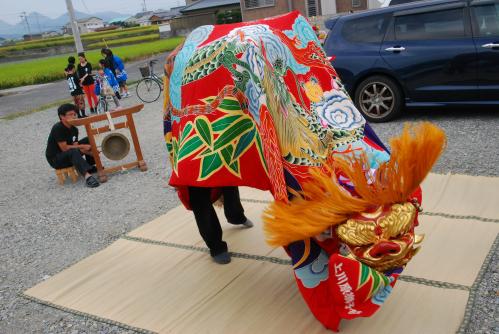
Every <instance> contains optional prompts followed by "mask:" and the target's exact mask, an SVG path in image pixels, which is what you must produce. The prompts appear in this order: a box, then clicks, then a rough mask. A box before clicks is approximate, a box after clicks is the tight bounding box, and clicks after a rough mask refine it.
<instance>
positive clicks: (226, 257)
mask: <svg viewBox="0 0 499 334" xmlns="http://www.w3.org/2000/svg"><path fill="white" fill-rule="evenodd" d="M212 258H213V261H215V262H216V263H218V264H227V263H230V254H229V252H223V253H220V254H218V255H215V256H212Z"/></svg>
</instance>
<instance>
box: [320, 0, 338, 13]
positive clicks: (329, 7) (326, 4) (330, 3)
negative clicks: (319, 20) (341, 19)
mask: <svg viewBox="0 0 499 334" xmlns="http://www.w3.org/2000/svg"><path fill="white" fill-rule="evenodd" d="M321 7H322V15H331V14H336V13H337V11H336V0H321Z"/></svg>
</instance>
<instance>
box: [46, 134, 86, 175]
mask: <svg viewBox="0 0 499 334" xmlns="http://www.w3.org/2000/svg"><path fill="white" fill-rule="evenodd" d="M78 143H80V144H87V145H88V144H89V141H88V138H87V137H85V138H82V139H81V140H79V141H78ZM49 164H50V166H52V168H55V169H61V168H67V167H71V166H74V167H75V168H76V170H77V171H78V173H80V174H81V175H83V176H84V175H85V173H87V172H88V171H89V170H90V169H91V168H92V165H95V160H94V157H93V156H91V155H86V154H85V159H83V156H82V153H81V152H80V150H79V149H77V148H71V149H69V150H67V151H64V152H60V153H57V155H56V157H55V159H53V160H52V161H49Z"/></svg>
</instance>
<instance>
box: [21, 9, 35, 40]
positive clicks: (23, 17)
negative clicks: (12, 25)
mask: <svg viewBox="0 0 499 334" xmlns="http://www.w3.org/2000/svg"><path fill="white" fill-rule="evenodd" d="M20 16H21V20H24V22H25V23H26V27H27V28H28V36H29V39H30V40H31V39H32V36H31V29H30V27H29V22H28V16H26V12H22V13H21V15H20Z"/></svg>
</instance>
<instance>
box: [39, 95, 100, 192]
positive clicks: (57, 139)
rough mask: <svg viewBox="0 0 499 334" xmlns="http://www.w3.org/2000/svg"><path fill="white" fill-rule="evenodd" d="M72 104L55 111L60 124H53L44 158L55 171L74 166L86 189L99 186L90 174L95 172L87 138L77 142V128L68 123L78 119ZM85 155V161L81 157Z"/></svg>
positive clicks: (64, 105)
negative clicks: (82, 177) (82, 178)
mask: <svg viewBox="0 0 499 334" xmlns="http://www.w3.org/2000/svg"><path fill="white" fill-rule="evenodd" d="M77 110H78V109H77V108H76V106H75V105H74V104H63V105H61V106H60V107H59V109H57V114H58V115H59V119H60V122H58V123H56V124H54V126H53V127H52V130H51V131H50V135H49V138H48V141H47V149H46V151H45V156H46V158H47V161H48V163H49V164H50V166H52V167H53V168H55V169H61V168H67V167H71V166H74V167H75V168H76V170H78V172H79V173H80V174H81V175H83V176H84V177H85V183H86V185H87V187H90V188H95V187H98V186H99V181H97V179H96V178H95V177H93V176H92V174H91V173H95V172H96V168H95V166H93V167H92V165H94V164H95V162H94V159H93V157H92V151H91V146H90V145H89V141H88V138H86V137H85V138H82V139H81V140H78V128H76V127H75V126H73V125H71V124H70V123H69V121H70V120H72V119H75V118H77V117H78V114H77ZM83 154H84V155H85V158H86V160H85V159H84V158H83V156H82V155H83Z"/></svg>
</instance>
